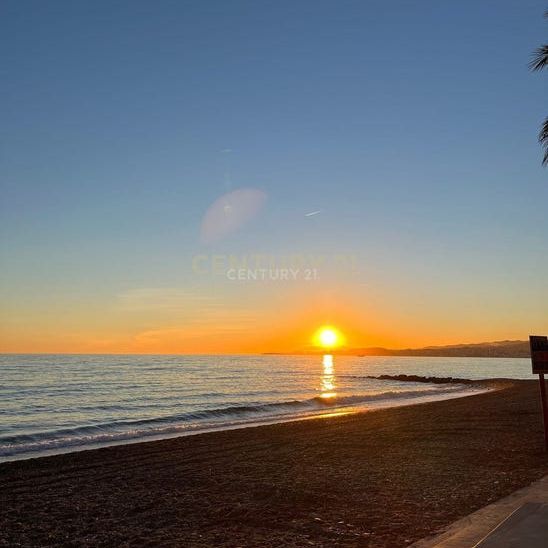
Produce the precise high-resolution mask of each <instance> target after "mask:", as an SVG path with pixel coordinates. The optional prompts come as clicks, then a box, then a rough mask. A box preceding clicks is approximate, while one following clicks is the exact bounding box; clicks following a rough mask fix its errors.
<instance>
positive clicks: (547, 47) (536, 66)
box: [529, 44, 548, 71]
mask: <svg viewBox="0 0 548 548" xmlns="http://www.w3.org/2000/svg"><path fill="white" fill-rule="evenodd" d="M547 66H548V44H544V45H543V46H540V48H538V49H536V50H535V51H534V53H533V59H532V60H531V62H530V63H529V68H530V69H531V70H533V71H535V70H541V69H543V68H545V67H547Z"/></svg>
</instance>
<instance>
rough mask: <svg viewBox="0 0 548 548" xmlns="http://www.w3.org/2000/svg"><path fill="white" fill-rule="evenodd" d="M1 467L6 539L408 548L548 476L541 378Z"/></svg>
mask: <svg viewBox="0 0 548 548" xmlns="http://www.w3.org/2000/svg"><path fill="white" fill-rule="evenodd" d="M489 382H490V383H491V384H492V386H497V387H499V388H500V389H499V390H491V391H489V392H485V393H481V394H476V395H474V396H470V397H464V398H455V399H451V400H440V401H436V402H431V403H423V404H420V405H409V406H401V407H391V408H387V409H382V410H379V411H378V412H375V413H356V414H350V415H344V416H338V417H331V418H329V419H328V420H304V421H303V420H301V421H295V422H289V423H281V424H273V425H268V426H259V427H255V428H241V429H237V430H228V431H221V432H214V433H204V434H200V435H196V436H186V437H178V438H173V439H169V440H162V441H153V442H140V443H132V444H126V445H120V446H113V447H107V448H102V449H96V450H89V451H79V452H74V453H68V454H64V455H57V456H51V457H44V458H35V459H29V460H21V461H14V462H6V463H3V464H0V545H7V546H9V545H15V544H18V543H19V544H22V545H26V546H39V545H44V544H56V545H69V544H70V545H75V544H77V545H79V546H112V545H121V544H123V545H125V544H134V545H143V544H147V543H148V544H149V545H162V546H181V545H183V546H192V547H206V546H221V547H235V546H262V547H270V546H272V547H277V546H290V547H297V546H308V545H316V546H326V547H327V546H371V547H373V546H378V547H381V546H405V545H407V544H410V543H411V542H414V541H416V540H419V539H421V538H424V537H426V536H428V535H430V534H432V533H435V532H436V531H439V530H440V529H443V527H446V526H448V525H449V524H451V523H453V522H454V521H456V520H457V519H460V518H462V517H464V516H465V515H468V514H469V513H470V512H473V511H474V510H476V509H479V508H481V507H483V506H485V505H486V504H488V503H490V502H493V501H494V500H497V499H499V498H501V497H503V496H505V495H507V494H509V493H511V492H513V491H515V490H516V489H518V488H520V487H523V486H525V485H528V484H529V483H531V482H532V481H534V480H536V479H539V478H540V477H542V476H544V475H545V474H547V473H548V458H547V456H546V454H545V453H544V451H543V439H542V424H541V417H540V410H539V405H538V394H537V388H538V387H537V385H536V381H534V380H531V381H518V380H516V381H489Z"/></svg>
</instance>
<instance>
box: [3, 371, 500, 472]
mask: <svg viewBox="0 0 548 548" xmlns="http://www.w3.org/2000/svg"><path fill="white" fill-rule="evenodd" d="M370 378H372V379H380V380H398V381H402V382H421V383H428V384H448V385H450V384H457V385H459V384H460V385H462V388H461V389H460V390H455V391H454V392H446V393H437V394H436V393H434V394H424V395H414V396H408V397H402V399H398V398H392V399H390V398H386V399H384V400H383V399H380V400H378V401H376V402H368V403H367V404H356V405H346V406H345V405H341V406H336V405H334V406H333V407H329V406H327V405H326V407H325V409H321V410H310V411H308V412H303V413H301V414H294V415H292V414H286V415H284V414H280V415H275V416H270V417H269V416H265V417H264V418H261V417H260V416H257V418H256V419H255V420H249V421H240V422H232V423H226V424H224V425H219V426H205V427H201V426H200V425H199V424H198V425H195V426H189V427H188V428H186V429H183V427H180V429H177V428H178V427H177V426H176V425H174V426H173V428H174V429H176V431H172V432H166V433H151V434H149V435H146V434H144V435H142V436H140V437H127V438H120V439H118V440H111V441H97V442H95V443H89V444H81V445H72V446H64V447H56V448H51V449H45V450H37V451H27V452H22V453H20V454H14V455H8V456H0V465H2V464H3V463H9V462H18V461H23V460H29V459H40V458H48V457H52V456H56V455H67V454H72V453H79V452H82V451H94V450H97V449H103V448H107V447H117V446H122V445H133V444H137V443H152V442H155V441H162V440H170V439H176V438H179V437H187V436H197V435H200V434H207V433H214V432H224V431H230V430H239V429H242V428H259V427H261V426H269V425H273V424H285V423H289V422H297V421H301V420H303V421H304V420H320V419H328V418H331V417H333V416H342V415H349V414H359V413H370V412H374V411H380V410H382V409H390V408H396V407H405V406H411V405H421V404H423V403H429V402H434V401H444V400H450V399H455V398H466V397H469V396H474V395H477V394H481V393H484V392H488V391H491V390H497V389H500V388H497V385H496V384H493V382H497V379H494V380H493V382H491V381H471V380H468V379H453V378H450V379H447V378H438V377H428V378H426V377H418V376H407V375H381V376H380V377H373V376H372V377H370ZM500 380H505V379H500ZM500 380H499V381H500ZM491 385H492V386H491Z"/></svg>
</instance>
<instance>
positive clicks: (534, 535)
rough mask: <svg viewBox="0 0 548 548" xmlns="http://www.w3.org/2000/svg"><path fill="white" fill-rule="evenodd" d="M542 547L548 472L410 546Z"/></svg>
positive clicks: (547, 541) (547, 536) (546, 538)
mask: <svg viewBox="0 0 548 548" xmlns="http://www.w3.org/2000/svg"><path fill="white" fill-rule="evenodd" d="M476 546H477V548H537V546H538V547H539V548H540V547H542V548H545V547H546V546H548V476H545V477H544V478H542V479H540V480H539V481H536V482H535V483H533V484H531V485H530V486H529V487H525V488H523V489H520V490H519V491H516V492H515V493H512V494H511V495H509V496H508V497H505V498H503V499H501V500H499V501H497V502H494V503H493V504H490V505H489V506H486V507H485V508H482V509H481V510H478V511H477V512H474V513H473V514H470V515H469V516H466V517H465V518H463V519H461V520H459V521H456V522H455V523H453V524H452V525H450V526H449V527H448V529H447V530H446V531H445V532H443V533H441V534H440V535H437V536H435V537H430V538H427V539H423V540H420V541H418V542H416V543H415V544H413V548H434V547H436V548H474V547H476Z"/></svg>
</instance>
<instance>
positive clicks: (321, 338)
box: [317, 327, 340, 348]
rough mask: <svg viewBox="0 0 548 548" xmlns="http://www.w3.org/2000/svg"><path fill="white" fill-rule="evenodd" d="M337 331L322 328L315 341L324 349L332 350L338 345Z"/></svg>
mask: <svg viewBox="0 0 548 548" xmlns="http://www.w3.org/2000/svg"><path fill="white" fill-rule="evenodd" d="M339 339H340V337H339V334H338V333H337V331H336V330H335V329H333V328H331V327H322V328H321V329H320V330H319V332H318V335H317V340H318V342H319V344H320V345H321V346H323V347H324V348H333V347H334V346H337V345H338V344H339V343H340V340H339Z"/></svg>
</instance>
